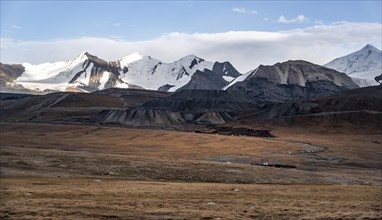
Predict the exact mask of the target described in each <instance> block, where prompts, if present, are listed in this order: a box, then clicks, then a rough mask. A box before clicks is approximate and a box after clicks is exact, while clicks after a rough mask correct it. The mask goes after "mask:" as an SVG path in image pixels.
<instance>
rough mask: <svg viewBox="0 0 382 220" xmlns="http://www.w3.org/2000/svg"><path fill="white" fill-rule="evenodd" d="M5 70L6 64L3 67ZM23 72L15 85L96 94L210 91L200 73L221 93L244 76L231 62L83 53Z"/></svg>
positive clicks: (188, 57)
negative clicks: (134, 90)
mask: <svg viewBox="0 0 382 220" xmlns="http://www.w3.org/2000/svg"><path fill="white" fill-rule="evenodd" d="M5 66H6V64H2V67H5ZM22 68H24V71H21V72H22V73H21V74H18V76H17V77H16V78H15V80H13V82H12V83H14V84H16V85H21V86H23V87H24V88H26V89H30V90H40V91H43V90H59V91H67V90H82V91H95V90H102V89H105V88H111V87H117V88H144V89H151V90H158V89H159V90H164V91H176V90H178V89H180V88H182V87H183V86H185V85H192V86H193V88H194V89H208V88H206V86H205V85H204V84H203V83H200V82H197V80H198V77H193V75H194V74H195V73H196V72H197V73H198V75H204V76H203V77H204V78H208V79H209V78H211V79H217V80H214V81H212V80H211V82H210V83H211V84H212V85H211V89H212V88H214V89H216V88H218V89H221V88H222V87H223V86H225V85H226V84H228V83H229V82H230V81H232V80H233V79H234V78H236V77H237V76H239V75H240V73H239V72H238V71H237V70H236V69H235V68H234V67H233V66H232V65H231V64H230V63H229V62H224V63H219V62H209V61H205V60H204V59H202V58H199V57H196V56H194V55H189V56H186V57H183V58H181V59H180V60H178V61H175V62H173V63H164V62H162V61H160V60H157V59H155V58H152V57H150V56H142V55H140V54H137V53H134V54H131V55H129V56H126V57H123V58H122V59H120V60H117V61H110V62H107V61H105V60H102V59H100V58H98V57H96V56H93V55H91V54H89V53H87V52H83V53H81V54H80V55H79V56H78V57H77V58H76V59H74V60H72V61H62V62H55V63H44V64H39V65H32V64H29V63H23V64H22ZM9 69H12V65H7V69H6V71H2V73H4V74H3V75H7V71H8V72H12V71H9ZM19 72H20V71H19ZM8 75H12V74H11V73H8ZM8 78H9V77H8ZM8 78H7V79H8ZM193 81H195V82H193ZM222 82H223V83H222ZM8 84H10V82H8ZM213 84H216V85H213ZM199 87H200V88H199Z"/></svg>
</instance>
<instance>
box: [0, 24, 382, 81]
mask: <svg viewBox="0 0 382 220" xmlns="http://www.w3.org/2000/svg"><path fill="white" fill-rule="evenodd" d="M381 38H382V25H381V24H380V23H349V22H339V23H335V24H330V25H317V26H312V27H309V28H304V29H294V30H288V31H278V32H259V31H231V32H224V33H194V34H188V33H179V32H174V33H170V34H166V35H163V36H161V37H158V38H156V39H152V40H146V41H126V40H123V39H113V38H95V37H81V38H77V39H71V40H55V41H18V40H13V39H6V38H1V42H0V45H1V48H0V50H1V51H0V52H1V53H0V54H1V62H2V63H22V62H30V63H35V64H37V63H43V62H54V61H60V60H69V59H74V58H75V57H76V56H77V55H78V54H79V53H80V52H81V51H88V52H89V53H91V54H94V55H96V56H99V57H100V58H103V59H105V60H117V59H120V58H121V57H124V56H127V55H129V54H131V53H134V52H138V53H140V54H144V55H150V56H152V57H154V58H157V59H159V60H162V61H164V62H173V61H175V60H178V59H180V58H181V57H183V56H186V55H188V54H195V55H197V56H200V57H202V58H204V59H206V60H210V61H230V62H231V63H232V64H233V65H234V66H235V67H236V68H237V69H238V70H239V71H241V72H242V73H244V72H246V71H249V70H251V69H254V68H256V67H257V66H258V65H260V64H265V65H271V64H274V63H276V62H283V61H286V60H296V59H302V60H307V61H310V62H313V63H317V64H325V63H327V62H329V61H330V60H332V59H334V58H336V57H339V56H343V55H346V54H348V53H351V52H354V51H355V50H358V49H360V48H362V47H363V46H364V45H366V44H367V43H371V44H373V45H374V46H376V47H378V48H381Z"/></svg>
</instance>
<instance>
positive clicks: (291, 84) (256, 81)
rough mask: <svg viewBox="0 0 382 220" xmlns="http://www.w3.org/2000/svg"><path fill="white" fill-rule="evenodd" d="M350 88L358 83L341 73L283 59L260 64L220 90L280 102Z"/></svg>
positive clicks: (356, 86) (323, 94)
mask: <svg viewBox="0 0 382 220" xmlns="http://www.w3.org/2000/svg"><path fill="white" fill-rule="evenodd" d="M353 88H358V85H357V84H355V83H354V82H353V81H352V80H351V78H350V77H348V76H347V75H346V74H344V73H340V72H337V71H335V70H332V69H329V68H325V67H322V66H319V65H316V64H312V63H309V62H306V61H287V62H284V63H277V64H275V65H272V66H263V65H260V66H259V67H258V68H257V69H256V70H253V71H251V72H249V73H247V74H244V75H242V76H240V77H238V78H237V79H235V80H234V81H233V82H231V83H230V84H229V85H228V86H226V87H225V88H224V89H226V90H228V91H232V92H242V93H244V94H245V95H246V96H248V97H251V98H252V99H254V100H257V101H260V100H261V101H265V102H267V101H269V102H284V101H288V100H301V99H308V98H316V97H321V96H328V95H334V94H336V93H338V92H341V91H344V90H348V89H353Z"/></svg>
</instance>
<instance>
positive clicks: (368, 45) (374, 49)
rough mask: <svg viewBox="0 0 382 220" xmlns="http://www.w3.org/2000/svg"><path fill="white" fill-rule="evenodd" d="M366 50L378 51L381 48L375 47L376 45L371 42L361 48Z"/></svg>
mask: <svg viewBox="0 0 382 220" xmlns="http://www.w3.org/2000/svg"><path fill="white" fill-rule="evenodd" d="M365 50H367V51H369V50H371V51H377V52H380V50H379V49H378V48H376V47H374V46H373V45H371V44H366V46H364V47H363V48H362V49H361V51H365Z"/></svg>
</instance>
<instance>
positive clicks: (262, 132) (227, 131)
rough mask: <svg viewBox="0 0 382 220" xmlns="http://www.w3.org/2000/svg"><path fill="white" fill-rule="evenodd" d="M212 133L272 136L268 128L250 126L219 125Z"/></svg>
mask: <svg viewBox="0 0 382 220" xmlns="http://www.w3.org/2000/svg"><path fill="white" fill-rule="evenodd" d="M212 134H222V135H233V136H254V137H274V136H273V135H272V134H271V133H270V130H254V129H251V128H232V127H219V128H217V129H216V130H215V131H213V132H212Z"/></svg>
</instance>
